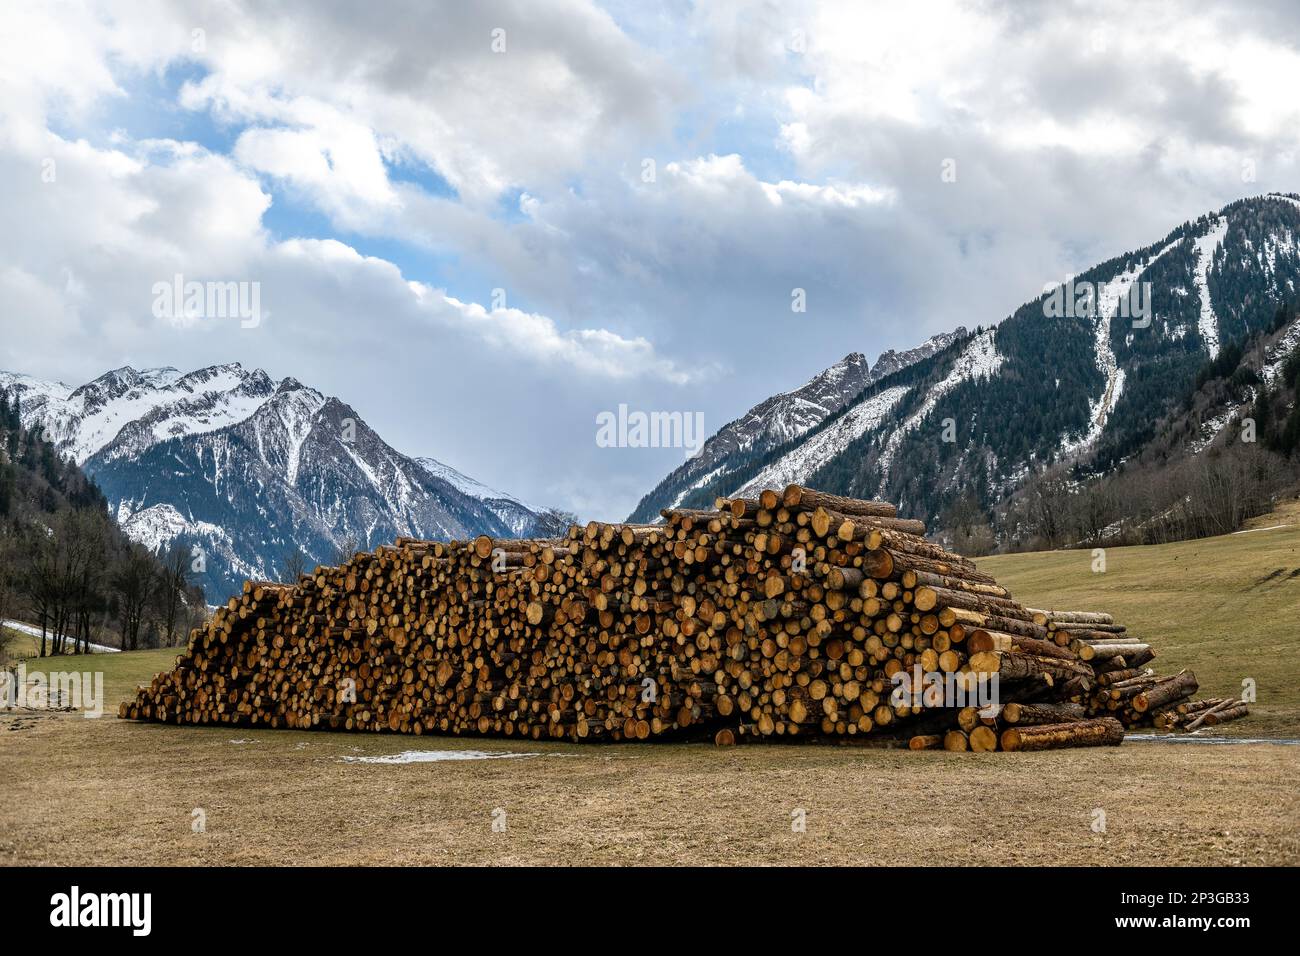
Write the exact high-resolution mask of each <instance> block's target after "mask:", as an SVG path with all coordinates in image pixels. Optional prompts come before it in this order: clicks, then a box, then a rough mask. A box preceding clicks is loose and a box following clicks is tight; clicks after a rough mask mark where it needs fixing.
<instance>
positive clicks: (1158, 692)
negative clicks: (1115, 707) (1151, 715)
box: [1133, 671, 1198, 713]
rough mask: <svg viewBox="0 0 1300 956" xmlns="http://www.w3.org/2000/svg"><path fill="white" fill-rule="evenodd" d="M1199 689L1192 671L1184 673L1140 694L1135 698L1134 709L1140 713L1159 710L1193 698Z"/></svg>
mask: <svg viewBox="0 0 1300 956" xmlns="http://www.w3.org/2000/svg"><path fill="white" fill-rule="evenodd" d="M1197 687H1198V685H1197V683H1196V675H1195V674H1193V673H1192V672H1191V671H1184V672H1182V673H1181V674H1177V675H1175V676H1174V677H1170V678H1169V679H1168V680H1164V681H1161V682H1160V683H1158V684H1156V685H1155V686H1154V687H1152V688H1151V689H1150V690H1145V691H1143V692H1142V693H1140V694H1138V695H1137V696H1136V697H1134V698H1133V709H1134V710H1136V711H1137V712H1138V713H1145V712H1147V711H1148V710H1159V709H1160V708H1161V707H1165V706H1167V705H1168V704H1171V703H1173V702H1174V701H1176V700H1182V699H1183V698H1184V697H1191V696H1192V695H1193V694H1195V693H1196V689H1197Z"/></svg>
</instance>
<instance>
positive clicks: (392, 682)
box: [119, 485, 1245, 751]
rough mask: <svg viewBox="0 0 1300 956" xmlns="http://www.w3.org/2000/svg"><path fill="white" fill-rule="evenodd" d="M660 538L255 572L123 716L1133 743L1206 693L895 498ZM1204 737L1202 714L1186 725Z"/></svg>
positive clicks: (764, 501) (1095, 617)
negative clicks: (1016, 595) (271, 577)
mask: <svg viewBox="0 0 1300 956" xmlns="http://www.w3.org/2000/svg"><path fill="white" fill-rule="evenodd" d="M663 516H664V522H663V523H662V524H655V525H635V524H602V523H598V522H591V523H589V524H587V525H586V526H585V527H578V526H575V527H573V528H571V529H569V532H568V534H567V535H565V536H564V537H561V538H555V539H544V540H543V539H525V540H493V539H491V538H488V537H486V536H481V537H478V538H476V539H474V540H472V541H450V542H439V541H419V540H413V539H399V540H398V541H397V542H396V544H395V545H393V546H391V547H381V548H379V549H377V550H375V551H373V552H362V553H358V554H357V555H355V556H354V557H353V558H352V560H350V561H348V562H346V563H345V564H343V565H342V566H340V567H319V568H316V569H315V571H314V572H313V573H311V574H308V575H303V576H302V577H301V578H300V579H299V580H298V581H297V582H295V583H292V584H275V583H266V582H262V583H259V582H252V581H250V582H246V583H245V585H244V588H243V593H242V594H241V595H239V596H237V597H233V598H231V599H230V600H229V601H228V602H227V604H226V605H225V606H224V607H222V608H220V609H218V610H217V612H216V613H214V614H213V615H212V617H211V619H210V620H209V622H208V623H207V625H206V626H205V627H203V628H200V629H197V630H195V631H194V632H193V633H192V634H191V635H190V640H189V644H188V647H187V649H186V652H185V653H184V655H182V656H181V657H180V658H179V659H178V661H177V664H176V666H175V668H174V669H173V670H171V671H168V672H165V673H162V674H159V675H158V676H157V677H155V678H154V680H153V682H152V683H151V684H150V685H149V686H148V687H144V688H141V689H140V690H139V692H138V694H137V696H136V698H135V699H134V700H131V701H127V702H125V703H123V704H122V705H121V707H120V709H119V716H121V717H124V718H127V719H130V720H148V721H161V722H166V723H177V724H229V725H240V726H251V727H269V728H277V727H283V728H297V729H322V730H347V731H389V732H395V733H410V734H456V735H483V736H504V737H522V738H529V739H533V740H541V739H555V740H573V741H619V740H647V739H662V738H676V739H682V738H685V739H692V738H699V737H705V736H707V737H709V738H712V739H714V740H715V741H717V742H718V743H720V744H726V743H734V742H737V741H738V740H741V739H746V738H776V739H784V738H794V739H832V740H851V739H868V740H881V741H892V742H902V743H904V744H907V745H909V746H910V747H911V748H912V749H918V750H921V749H930V748H942V749H947V750H973V751H993V750H1043V749H1053V748H1058V747H1070V746H1095V745H1102V744H1118V743H1119V742H1120V741H1121V740H1122V739H1123V735H1124V730H1125V728H1126V727H1133V726H1140V725H1154V726H1157V727H1161V728H1166V729H1171V728H1175V727H1184V728H1188V729H1195V727H1192V726H1191V724H1192V723H1193V722H1194V721H1200V722H1204V723H1209V722H1210V721H1211V719H1217V720H1231V719H1233V718H1235V717H1238V716H1241V715H1242V714H1244V712H1245V708H1244V705H1241V704H1240V703H1239V702H1233V701H1229V702H1227V703H1226V704H1225V702H1224V701H1222V700H1219V699H1211V700H1208V701H1194V700H1192V699H1191V698H1192V697H1193V695H1194V694H1195V693H1196V690H1197V685H1196V679H1195V677H1194V676H1193V675H1191V674H1190V673H1181V674H1178V675H1174V676H1172V677H1165V678H1162V677H1158V676H1157V675H1155V674H1154V673H1153V672H1152V671H1151V670H1150V669H1149V668H1146V666H1145V665H1146V664H1147V663H1148V662H1150V660H1151V659H1152V657H1153V652H1152V650H1151V648H1150V646H1149V645H1148V644H1146V643H1144V642H1142V641H1140V640H1139V639H1137V638H1135V637H1131V636H1129V635H1127V634H1126V632H1125V629H1124V628H1123V627H1122V626H1120V625H1117V624H1116V623H1115V622H1114V621H1113V620H1112V619H1111V617H1110V616H1109V615H1106V614H1100V613H1089V612H1077V611H1044V610H1038V609H1033V608H1028V607H1025V606H1024V605H1022V604H1019V603H1018V602H1016V601H1015V600H1014V599H1012V597H1011V595H1010V594H1009V593H1008V592H1007V591H1006V589H1005V588H1003V587H1001V586H1000V585H998V584H997V582H996V581H994V580H993V578H992V577H990V576H989V575H988V574H985V573H984V572H981V571H980V570H978V569H977V568H976V566H975V564H974V563H973V562H972V561H970V560H969V559H967V558H964V557H962V556H960V555H957V554H954V553H952V552H950V551H947V550H946V549H944V548H943V547H941V546H939V545H937V544H935V543H933V542H930V541H928V540H926V538H925V537H924V535H925V527H924V525H923V524H922V523H921V522H919V521H915V520H909V519H905V518H900V517H899V516H898V514H897V511H896V509H895V508H894V506H893V505H890V504H887V503H885V502H880V501H863V500H858V499H853V498H845V497H840V496H837V495H831V494H826V493H823V492H818V491H814V490H812V489H808V488H804V487H801V486H799V485H791V486H789V487H788V488H786V489H785V490H784V491H783V492H778V491H774V490H767V491H764V492H762V493H761V494H760V495H759V496H758V497H757V498H753V499H749V498H735V499H726V500H723V499H720V500H719V501H718V502H716V508H715V509H714V510H695V509H669V510H666V511H664V512H663ZM1199 725H1200V724H1199V723H1197V726H1199Z"/></svg>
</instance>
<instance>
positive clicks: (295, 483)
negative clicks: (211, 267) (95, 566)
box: [0, 364, 537, 598]
mask: <svg viewBox="0 0 1300 956" xmlns="http://www.w3.org/2000/svg"><path fill="white" fill-rule="evenodd" d="M0 388H6V389H7V390H9V391H10V393H11V394H15V395H17V396H18V398H19V399H20V401H21V403H22V417H23V421H24V423H25V424H26V425H27V426H28V427H35V426H39V427H40V428H41V430H42V432H43V434H44V435H45V436H46V438H48V439H49V440H50V441H51V442H53V443H54V446H55V447H56V448H57V449H58V450H59V451H60V452H61V453H62V454H64V455H67V456H69V457H71V458H73V459H74V460H76V461H77V462H78V463H79V464H81V465H82V466H83V467H84V468H85V470H86V472H87V473H88V474H89V475H91V476H92V477H93V478H94V480H95V482H96V483H97V484H98V485H99V487H100V489H102V491H103V493H104V495H105V496H106V497H107V499H108V503H109V506H110V509H111V510H112V512H113V513H114V515H115V516H116V518H117V520H118V522H119V524H120V525H121V526H122V528H123V530H125V531H126V533H127V534H128V535H130V536H131V537H132V538H133V539H135V540H137V541H140V542H143V543H145V544H146V545H147V546H148V547H150V548H151V549H154V550H159V551H161V550H166V549H169V548H171V547H172V545H173V543H175V542H178V541H179V542H182V543H184V544H185V545H186V546H187V547H190V548H193V547H198V548H200V549H202V551H201V553H202V557H203V561H202V562H201V566H203V567H204V568H205V570H204V575H203V576H205V580H204V581H203V582H202V583H204V584H205V586H206V588H207V592H208V594H209V596H211V597H217V598H220V597H221V596H222V595H224V594H227V593H229V592H230V591H231V590H233V589H234V588H237V587H238V586H239V582H240V581H241V580H243V579H244V578H260V579H265V578H275V577H277V576H279V574H280V572H281V568H282V566H283V564H284V562H285V559H286V556H287V555H290V554H293V553H295V552H300V553H301V554H302V555H303V556H305V559H306V563H307V564H308V566H310V565H311V564H312V563H314V562H323V561H328V560H332V559H333V557H334V555H335V554H336V552H337V551H338V550H339V549H340V548H345V547H351V548H355V549H369V548H373V547H375V546H377V545H379V544H382V543H385V542H391V541H392V540H393V539H394V538H396V537H398V536H402V535H409V536H414V537H421V538H451V537H462V538H463V537H470V536H473V535H477V534H491V535H494V536H505V537H512V536H516V535H521V534H527V533H530V532H531V530H532V528H533V525H534V522H535V520H536V517H537V516H536V514H535V513H534V512H533V511H532V509H530V508H529V507H528V506H527V505H524V504H523V503H521V502H519V501H518V500H517V499H514V498H512V497H510V496H509V495H506V494H503V493H501V492H497V491H493V490H492V489H488V488H486V487H484V486H483V485H480V484H479V483H478V482H475V481H473V480H472V479H470V478H467V477H466V476H464V475H462V474H460V473H459V472H457V471H455V470H454V469H451V468H449V467H448V466H446V465H443V464H441V463H440V462H437V461H434V460H433V459H414V458H409V457H407V456H406V455H403V454H401V453H400V452H398V451H396V450H394V449H393V448H392V447H390V446H389V445H388V444H387V443H385V442H384V440H383V439H382V438H381V437H380V436H379V435H378V434H377V433H376V432H375V431H374V430H373V429H372V428H370V426H369V425H367V424H366V422H365V421H364V420H363V419H362V418H361V416H360V415H359V414H358V413H357V412H356V411H355V410H354V409H352V408H351V407H350V406H349V405H347V404H345V403H344V402H342V401H340V400H339V399H337V398H331V397H327V396H325V395H323V394H321V393H320V392H318V391H316V390H315V389H312V388H310V387H308V386H306V385H303V384H302V383H300V382H298V381H296V380H294V379H292V378H286V379H284V380H283V381H281V382H279V383H276V382H274V381H272V379H271V378H270V377H269V376H268V375H267V374H266V373H265V372H263V371H262V370H260V369H254V370H247V369H245V368H243V367H242V366H240V365H238V364H232V365H220V366H213V367H210V368H204V369H199V370H197V371H194V372H190V373H188V374H181V373H180V372H179V371H178V370H176V369H173V368H164V369H145V370H142V371H137V370H135V369H132V368H121V369H115V370H113V371H111V372H107V373H105V374H104V375H101V376H100V377H99V378H97V379H95V380H94V381H93V382H89V383H87V384H85V385H82V386H80V387H78V388H75V389H74V388H69V387H68V386H66V385H63V384H61V383H57V382H46V381H41V380H37V379H33V378H30V377H28V376H23V375H17V374H14V373H0Z"/></svg>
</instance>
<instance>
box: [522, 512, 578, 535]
mask: <svg viewBox="0 0 1300 956" xmlns="http://www.w3.org/2000/svg"><path fill="white" fill-rule="evenodd" d="M577 523H578V516H577V515H575V514H573V513H572V512H570V511H561V510H560V509H559V508H547V509H546V510H545V511H543V512H542V513H541V514H539V515H538V516H537V527H536V529H535V530H534V531H533V534H535V535H537V537H539V538H559V537H562V536H563V535H564V534H565V533H566V532H568V530H569V528H570V527H572V526H573V525H575V524H577Z"/></svg>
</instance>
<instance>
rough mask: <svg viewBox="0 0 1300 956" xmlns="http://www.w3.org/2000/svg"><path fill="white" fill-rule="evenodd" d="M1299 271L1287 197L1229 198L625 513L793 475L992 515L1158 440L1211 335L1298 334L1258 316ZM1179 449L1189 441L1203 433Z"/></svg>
mask: <svg viewBox="0 0 1300 956" xmlns="http://www.w3.org/2000/svg"><path fill="white" fill-rule="evenodd" d="M1298 283H1300V197H1297V196H1295V195H1280V194H1270V195H1267V196H1260V197H1255V198H1251V199H1243V200H1239V201H1237V202H1234V203H1231V204H1229V205H1228V206H1225V207H1224V208H1223V209H1221V210H1218V211H1216V212H1211V213H1209V214H1207V215H1204V216H1201V217H1199V218H1197V219H1195V220H1193V221H1190V222H1185V223H1183V224H1182V225H1180V226H1178V227H1177V228H1175V229H1173V230H1172V231H1171V232H1170V233H1169V234H1168V235H1166V236H1164V237H1163V238H1162V239H1160V240H1159V241H1157V242H1154V243H1151V244H1150V245H1147V246H1144V247H1142V248H1140V249H1137V250H1134V251H1131V252H1126V253H1124V254H1122V255H1118V256H1115V257H1114V258H1112V259H1109V260H1107V261H1105V262H1102V263H1100V264H1098V265H1096V266H1093V267H1092V268H1090V269H1088V270H1087V271H1085V272H1083V273H1081V274H1080V275H1078V276H1076V277H1074V279H1073V280H1072V281H1071V282H1070V283H1067V284H1065V285H1063V286H1061V287H1056V288H1052V289H1050V290H1045V291H1043V292H1042V293H1040V294H1038V295H1037V296H1036V297H1035V298H1033V299H1031V300H1030V301H1028V302H1026V303H1025V304H1024V305H1023V306H1021V307H1020V308H1019V309H1017V310H1016V311H1015V312H1014V313H1013V314H1012V315H1010V316H1008V317H1006V318H1004V319H1003V320H1002V321H1001V322H998V323H996V324H994V323H993V322H989V323H987V324H986V326H985V327H980V328H977V329H976V331H975V332H974V333H969V332H967V331H966V330H964V329H958V330H956V331H955V332H954V333H953V334H952V335H951V336H949V337H947V338H946V339H944V338H941V339H940V340H938V341H935V347H934V348H933V349H931V350H929V354H922V355H921V356H919V357H918V358H916V359H914V360H912V361H911V362H910V364H900V365H899V367H896V368H886V369H884V370H882V374H880V375H878V376H876V375H872V376H871V377H870V380H869V381H866V382H865V383H864V384H863V386H862V387H861V390H860V391H859V392H858V393H857V394H856V395H853V396H852V397H844V398H843V399H842V403H841V404H840V405H839V407H837V408H833V409H831V410H830V411H829V412H827V413H826V414H824V415H823V416H822V417H821V418H820V420H818V421H816V422H815V423H813V424H811V425H810V426H809V427H807V428H805V429H804V430H802V431H801V432H799V433H798V434H795V435H794V436H793V437H791V438H789V439H787V440H784V441H782V442H780V443H777V444H773V445H771V446H770V447H767V448H763V449H761V450H753V451H750V450H743V451H737V452H735V453H731V454H729V455H726V456H723V457H722V458H721V459H719V460H717V461H714V462H713V463H712V464H711V466H710V468H709V469H707V470H705V471H703V472H702V473H700V472H698V471H697V472H696V473H689V472H687V470H686V469H687V468H688V466H689V465H690V463H688V465H687V466H683V467H682V468H679V469H678V470H677V471H676V472H674V473H673V474H672V475H669V476H668V478H666V479H665V480H664V482H663V483H661V484H660V486H659V487H658V488H656V489H655V491H653V492H651V494H650V495H648V496H647V498H646V499H645V500H644V501H643V502H642V504H641V507H639V508H638V511H637V515H638V517H641V518H645V517H647V516H648V515H650V514H652V513H653V512H654V511H655V510H657V509H658V508H659V507H664V506H666V505H668V504H677V505H682V506H698V505H702V504H709V503H711V502H712V500H713V498H714V497H716V496H718V495H737V494H749V493H751V492H753V491H754V490H757V489H758V488H761V487H764V486H769V487H780V486H783V485H784V484H787V483H789V482H793V481H798V482H807V483H810V484H812V485H815V486H817V487H819V488H825V489H826V490H829V491H833V492H838V493H841V494H851V495H855V496H859V497H880V498H885V499H888V500H890V501H894V502H897V503H899V504H900V505H901V507H902V509H903V511H904V513H906V514H909V515H914V516H916V517H921V518H924V519H926V520H927V521H929V522H931V524H932V525H936V526H937V525H938V524H939V523H940V519H941V517H942V516H943V514H944V512H945V510H946V509H948V508H949V507H951V506H952V505H953V504H954V502H957V501H959V500H962V499H967V498H969V499H971V500H973V501H974V502H975V504H976V506H977V507H978V508H979V509H981V510H983V511H985V512H988V513H990V514H991V513H992V512H993V511H994V510H996V508H997V507H998V506H999V504H1001V503H1004V502H1006V501H1007V500H1008V499H1009V498H1010V497H1011V496H1013V495H1015V493H1016V492H1017V491H1018V490H1019V489H1021V488H1023V487H1024V486H1025V484H1026V483H1027V482H1028V481H1030V480H1031V479H1032V478H1034V476H1037V475H1041V474H1043V473H1045V472H1047V471H1050V470H1053V469H1064V470H1066V471H1067V472H1068V473H1069V475H1070V476H1071V477H1072V479H1073V480H1075V481H1080V480H1085V479H1087V478H1089V477H1095V476H1099V475H1105V474H1108V473H1111V472H1113V471H1115V470H1116V469H1119V468H1121V467H1122V466H1123V465H1124V463H1125V462H1127V461H1129V460H1130V459H1133V458H1135V457H1136V456H1138V455H1139V454H1140V452H1141V451H1142V450H1143V449H1144V448H1146V447H1147V446H1148V445H1149V444H1150V443H1151V442H1152V441H1153V440H1154V439H1155V438H1156V434H1157V425H1158V424H1159V423H1161V422H1162V421H1164V420H1165V419H1166V418H1167V416H1169V415H1170V414H1171V413H1172V412H1174V411H1175V410H1176V409H1177V408H1178V407H1179V405H1180V403H1183V402H1186V401H1189V400H1190V396H1191V394H1192V393H1193V392H1194V391H1195V390H1196V388H1197V386H1198V381H1197V379H1198V374H1201V373H1202V371H1203V369H1204V368H1205V367H1206V366H1207V363H1212V362H1213V361H1215V360H1216V359H1217V358H1218V357H1219V356H1220V355H1221V354H1222V353H1223V352H1224V350H1226V349H1228V348H1229V347H1240V346H1242V344H1243V343H1246V342H1248V341H1252V340H1253V338H1254V337H1257V336H1259V335H1260V334H1262V333H1264V332H1266V331H1270V330H1271V331H1272V332H1275V333H1276V334H1277V335H1278V338H1279V341H1282V340H1285V341H1291V340H1292V338H1297V337H1300V331H1297V330H1295V329H1294V328H1293V327H1292V326H1290V325H1287V326H1286V327H1285V328H1275V326H1274V323H1275V322H1276V320H1277V316H1278V314H1279V310H1280V309H1282V310H1286V309H1287V308H1289V307H1290V306H1291V305H1292V304H1293V303H1295V302H1296V301H1297V300H1298V299H1300V286H1298ZM993 318H996V317H990V319H993ZM1288 337H1290V338H1288ZM932 341H934V340H932ZM1272 347H1273V348H1275V349H1277V348H1282V346H1280V345H1276V344H1275V345H1274V346H1272ZM1282 351H1285V349H1284V348H1283V349H1282ZM905 354H906V353H905ZM1273 361H1281V359H1279V358H1277V357H1276V356H1275V357H1274V359H1273ZM840 364H841V365H842V364H843V363H840ZM882 364H884V357H883V356H882V361H881V362H878V363H877V366H878V367H879V366H881V365H882ZM838 368H839V365H837V366H834V367H833V368H832V369H828V370H827V372H826V373H823V376H825V375H827V374H830V373H833V372H834V370H835V369H838ZM874 371H875V370H874V369H873V372H874ZM823 376H818V378H817V379H814V380H813V381H818V380H819V379H821V378H822V377H823ZM810 384H811V383H810ZM805 387H806V386H805ZM789 394H790V395H794V394H797V393H789ZM785 399H786V396H776V397H775V398H773V399H769V400H768V401H767V402H765V403H763V404H762V405H759V406H756V408H755V409H754V410H753V411H751V413H750V416H746V418H745V419H742V420H741V421H744V422H746V423H747V425H748V427H749V428H750V429H751V430H759V429H760V423H757V422H750V421H749V419H750V417H751V416H753V415H755V414H761V412H760V410H762V409H764V408H769V407H774V406H773V403H775V405H776V406H780V405H781V404H782V403H783V401H784V400H785ZM733 424H734V423H733ZM732 427H733V426H727V428H732ZM1206 427H1207V428H1209V427H1210V423H1207V425H1206ZM1220 427H1222V425H1221V426H1220ZM726 431H727V429H723V430H722V431H721V432H719V433H718V435H717V436H715V438H714V439H711V441H713V440H716V439H720V438H724V433H725V432H726ZM708 447H709V446H708V444H706V445H705V449H706V450H707V448H708ZM1180 447H1182V448H1183V449H1184V450H1183V451H1181V452H1180V454H1191V455H1197V454H1200V453H1201V452H1202V451H1204V449H1205V448H1206V447H1209V443H1208V442H1207V443H1204V444H1201V445H1200V446H1197V445H1195V444H1187V445H1185V446H1180Z"/></svg>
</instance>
